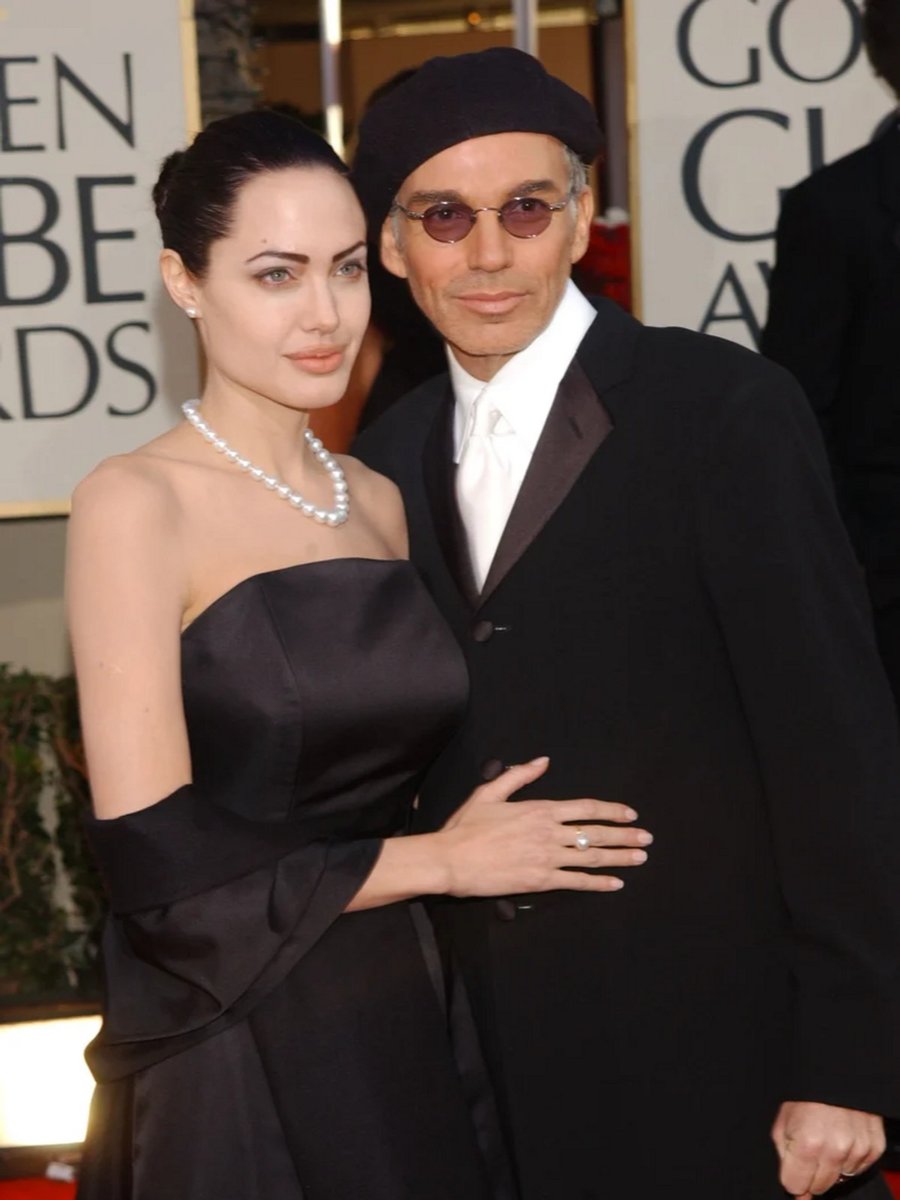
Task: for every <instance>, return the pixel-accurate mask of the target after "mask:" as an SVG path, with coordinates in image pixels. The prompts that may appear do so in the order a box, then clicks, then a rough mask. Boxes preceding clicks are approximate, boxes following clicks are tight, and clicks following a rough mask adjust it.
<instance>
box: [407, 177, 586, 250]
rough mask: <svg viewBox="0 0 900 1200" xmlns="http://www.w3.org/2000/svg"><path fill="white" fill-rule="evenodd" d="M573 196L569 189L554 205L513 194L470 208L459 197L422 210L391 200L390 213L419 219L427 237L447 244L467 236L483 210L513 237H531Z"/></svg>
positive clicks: (539, 232)
mask: <svg viewBox="0 0 900 1200" xmlns="http://www.w3.org/2000/svg"><path fill="white" fill-rule="evenodd" d="M574 196H575V192H574V191H573V190H571V189H570V190H569V192H568V194H567V195H566V197H565V199H564V200H560V201H558V202H557V203H555V204H549V203H548V202H547V201H546V200H541V199H540V197H538V196H513V197H512V199H511V200H507V201H506V203H505V204H501V205H500V207H499V208H497V207H496V206H494V205H491V204H484V205H482V206H481V207H480V208H472V207H471V206H470V205H468V204H464V203H463V202H462V201H461V200H443V201H441V202H440V203H439V204H432V205H431V206H430V208H426V209H425V211H424V212H415V211H413V210H412V209H409V208H406V207H405V206H404V205H402V204H401V203H400V201H399V200H395V201H394V203H393V204H392V205H391V212H402V213H403V215H404V216H405V217H408V218H409V220H411V221H421V222H422V228H423V229H424V230H425V232H426V233H427V234H428V236H429V237H430V238H433V239H434V240H435V241H436V242H444V243H445V244H449V245H453V244H454V243H455V242H461V241H462V240H463V238H465V237H468V235H469V234H470V233H471V232H472V227H473V226H474V224H475V222H476V221H477V220H478V214H479V213H483V212H495V213H496V214H497V220H498V221H499V222H500V224H501V225H502V226H503V228H504V229H505V230H506V232H507V233H509V234H511V235H512V236H513V237H515V238H534V237H538V236H539V235H540V234H542V233H543V232H544V230H545V229H547V228H548V227H549V225H550V222H551V220H552V218H553V214H554V213H555V212H561V211H562V209H564V208H565V207H566V206H567V205H568V204H569V202H570V201H571V200H572V199H573V198H574Z"/></svg>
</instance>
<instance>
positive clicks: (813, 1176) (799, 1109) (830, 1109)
mask: <svg viewBox="0 0 900 1200" xmlns="http://www.w3.org/2000/svg"><path fill="white" fill-rule="evenodd" d="M772 1140H773V1142H774V1143H775V1147H776V1149H777V1150H778V1154H779V1156H780V1158H781V1174H780V1178H781V1186H782V1187H783V1188H784V1189H785V1191H787V1192H789V1193H790V1194H791V1195H792V1196H797V1197H799V1200H810V1197H812V1196H821V1195H822V1193H823V1192H827V1191H828V1189H829V1188H831V1187H834V1185H835V1184H836V1183H837V1182H838V1180H839V1179H840V1178H841V1176H842V1175H844V1176H847V1177H849V1176H851V1175H859V1174H860V1173H861V1172H862V1171H865V1170H867V1169H868V1168H869V1167H871V1166H872V1164H873V1163H874V1162H877V1160H878V1159H879V1158H881V1156H882V1154H883V1153H884V1146H885V1141H884V1121H883V1120H882V1119H881V1117H878V1116H875V1115H874V1114H873V1113H866V1112H857V1111H856V1109H853V1108H836V1107H835V1106H834V1105H832V1104H814V1103H812V1102H811V1101H803V1100H788V1101H786V1103H784V1104H782V1106H781V1109H780V1110H779V1113H778V1116H777V1118H776V1120H775V1124H774V1125H773V1126H772Z"/></svg>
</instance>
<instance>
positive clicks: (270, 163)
mask: <svg viewBox="0 0 900 1200" xmlns="http://www.w3.org/2000/svg"><path fill="white" fill-rule="evenodd" d="M289 167H325V168H327V169H328V170H331V171H335V172H336V173H337V174H339V175H346V174H347V168H346V167H345V166H344V164H343V163H342V162H341V160H340V158H338V156H337V154H335V152H334V151H333V150H332V148H331V147H330V146H329V145H328V143H327V142H326V141H325V140H324V139H323V138H320V137H319V135H318V134H317V133H313V131H312V130H311V129H307V128H306V126H305V125H303V124H301V122H300V121H296V120H294V119H293V118H291V117H285V116H282V114H281V113H275V112H270V111H268V110H266V109H259V110H257V111H255V112H247V113H239V114H238V115H237V116H233V117H223V118H222V119H221V120H220V121H213V122H212V124H210V125H208V126H207V127H206V129H204V130H203V132H202V133H200V134H198V135H197V137H196V138H195V139H194V141H193V143H192V145H191V146H189V147H188V149H187V150H176V151H175V153H174V154H170V155H169V157H168V158H167V159H166V160H165V162H164V163H163V165H162V169H161V170H160V173H159V179H157V181H156V186H155V187H154V189H153V203H154V205H155V206H156V216H157V219H158V220H159V227H160V230H161V231H162V240H163V245H164V246H165V247H166V248H167V249H169V250H177V251H178V253H179V254H180V255H181V259H182V262H183V263H184V265H185V266H186V267H187V269H188V270H189V271H190V272H191V274H192V275H194V276H195V277H196V278H198V279H200V278H202V277H203V275H204V274H205V273H206V268H207V266H208V264H209V248H210V246H211V245H212V243H213V242H215V241H218V239H219V238H223V237H225V236H226V235H227V233H228V231H229V228H230V226H231V218H232V214H233V212H234V205H235V202H236V201H237V197H238V193H239V192H240V190H241V188H242V187H243V185H244V184H245V183H246V182H247V180H248V179H252V178H253V176H254V175H261V174H263V173H264V172H266V171H283V170H285V169H287V168H289Z"/></svg>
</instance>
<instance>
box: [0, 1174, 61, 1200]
mask: <svg viewBox="0 0 900 1200" xmlns="http://www.w3.org/2000/svg"><path fill="white" fill-rule="evenodd" d="M74 1196H75V1184H74V1183H54V1182H53V1181H52V1180H49V1179H22V1180H18V1181H16V1182H14V1183H0V1200H74Z"/></svg>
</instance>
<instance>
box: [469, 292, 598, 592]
mask: <svg viewBox="0 0 900 1200" xmlns="http://www.w3.org/2000/svg"><path fill="white" fill-rule="evenodd" d="M596 315H597V314H596V312H595V310H594V308H593V307H592V305H591V304H590V303H589V302H588V301H587V300H586V299H585V297H584V296H583V295H582V294H581V292H579V291H578V289H577V288H576V287H575V285H574V284H573V283H572V281H571V280H570V281H569V282H568V284H567V285H566V289H565V291H564V292H563V296H562V299H561V300H560V302H559V304H558V306H557V308H556V312H555V313H554V314H553V317H552V318H551V320H550V323H549V324H548V325H547V327H546V329H544V330H543V331H542V332H541V333H540V334H538V336H537V337H536V338H535V339H534V341H533V342H532V343H531V344H530V345H529V346H526V347H525V349H524V350H520V351H519V353H518V354H515V355H513V357H512V358H511V359H510V360H509V362H507V363H505V364H504V365H503V366H502V367H501V368H500V370H499V371H498V372H497V374H496V375H495V376H494V377H493V379H491V380H489V381H488V382H487V383H485V382H484V381H483V380H481V379H476V378H475V377H474V376H473V375H470V374H469V372H468V371H466V370H465V369H464V368H463V367H461V366H460V364H459V363H458V362H457V360H456V357H455V355H454V353H453V350H452V349H451V348H450V347H449V346H448V347H447V359H448V363H449V368H450V380H451V383H452V385H453V394H454V396H455V399H456V405H455V409H454V414H453V443H454V447H453V448H454V454H453V459H454V462H456V463H457V464H458V469H457V478H456V495H457V502H458V504H459V511H460V515H461V516H462V519H463V524H464V525H465V528H466V533H467V536H468V541H469V550H470V555H471V559H472V567H473V570H474V573H475V582H476V583H477V585H478V588H479V589H481V588H482V587H483V586H484V581H485V579H486V577H487V573H488V570H489V568H490V564H491V561H492V560H493V557H494V554H495V552H496V550H497V545H498V544H499V541H500V537H501V535H502V533H503V529H504V527H505V526H506V522H507V520H508V519H509V514H510V512H511V511H512V507H513V504H514V503H515V500H516V496H517V495H518V494H519V488H520V487H521V486H522V480H523V479H524V478H525V472H526V471H527V470H528V466H529V463H530V462H531V456H532V454H533V453H534V448H535V446H536V445H537V443H538V439H539V438H540V436H541V431H542V430H543V428H544V423H545V422H546V420H547V416H548V414H549V412H550V409H551V407H552V405H553V400H554V397H555V396H556V393H557V390H558V388H559V384H560V380H561V379H562V377H563V375H564V374H565V373H566V370H567V369H568V366H569V363H570V362H571V361H572V359H573V358H574V356H575V351H576V350H577V348H578V345H579V343H580V342H581V340H582V338H583V337H584V335H585V334H586V333H587V331H588V328H589V327H590V325H591V323H592V321H593V320H594V318H595V316H596Z"/></svg>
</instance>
